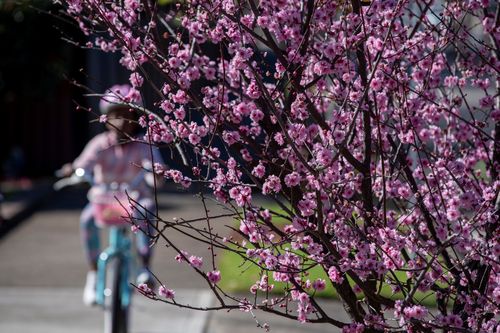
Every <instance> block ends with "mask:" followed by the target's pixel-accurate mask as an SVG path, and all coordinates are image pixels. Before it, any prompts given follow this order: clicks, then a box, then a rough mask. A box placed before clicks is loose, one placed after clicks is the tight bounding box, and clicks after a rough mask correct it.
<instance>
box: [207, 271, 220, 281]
mask: <svg viewBox="0 0 500 333" xmlns="http://www.w3.org/2000/svg"><path fill="white" fill-rule="evenodd" d="M207 277H208V280H209V281H210V282H211V283H213V284H217V283H218V282H219V281H220V279H221V276H220V271H211V272H208V273H207Z"/></svg>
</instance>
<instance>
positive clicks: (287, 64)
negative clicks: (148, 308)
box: [63, 0, 500, 332]
mask: <svg viewBox="0 0 500 333" xmlns="http://www.w3.org/2000/svg"><path fill="white" fill-rule="evenodd" d="M63 3H64V6H65V7H64V8H65V14H66V15H68V16H70V17H72V18H73V19H74V20H75V22H77V24H79V26H80V28H81V30H82V31H83V32H84V33H85V34H86V35H88V38H89V42H88V43H87V44H86V45H83V47H92V48H99V49H102V50H103V51H104V52H117V53H119V54H121V59H120V64H121V65H123V66H124V67H126V68H127V69H128V70H129V71H130V72H131V75H130V83H131V84H132V86H133V87H134V89H133V90H132V91H131V93H130V94H129V95H127V96H119V97H120V98H121V99H122V100H123V101H124V102H126V103H130V106H131V107H137V108H138V109H140V110H141V112H143V116H142V118H141V125H142V126H143V127H145V128H146V129H147V135H146V136H145V138H144V140H145V141H147V142H151V143H153V144H155V145H160V146H170V147H175V148H176V151H178V152H181V155H182V157H183V159H184V162H185V165H184V166H183V167H180V168H179V170H175V169H167V168H165V167H164V166H162V165H155V170H156V172H157V173H158V174H159V175H163V176H164V177H166V178H168V179H171V180H173V181H174V182H175V183H179V184H181V185H182V186H184V187H186V188H189V187H191V186H193V185H195V184H196V185H200V186H203V187H205V188H206V189H209V190H210V193H211V194H212V195H213V197H214V198H215V199H216V200H217V201H218V202H219V203H221V204H224V205H225V207H226V208H227V209H228V212H229V213H228V214H225V215H224V216H215V215H214V216H212V215H210V212H209V211H208V209H204V211H205V214H201V215H200V218H199V219H195V220H189V221H187V220H182V221H181V220H179V221H167V220H165V219H162V217H161V216H157V221H155V228H156V230H157V231H158V235H156V236H155V239H154V240H155V241H162V242H166V243H167V244H168V245H169V246H171V247H172V248H174V249H175V250H176V251H177V252H178V256H177V259H178V260H179V261H182V262H185V263H186V264H190V265H191V266H192V269H193V273H197V274H199V275H198V276H199V278H202V279H205V280H206V282H207V285H208V286H209V287H210V288H211V289H212V291H213V293H214V294H215V296H216V299H217V302H218V304H217V305H215V306H213V307H211V308H209V309H212V310H218V309H233V308H239V309H241V310H243V311H253V310H254V309H259V310H262V311H267V312H271V313H274V314H276V315H280V316H285V317H289V318H293V319H296V320H299V321H301V322H311V323H315V322H320V323H329V324H331V325H333V326H335V327H338V328H342V329H343V331H344V332H372V331H373V332H374V331H391V332H402V331H418V332H431V331H434V330H439V329H443V330H444V331H457V332H498V330H499V329H500V328H499V327H500V326H499V315H500V310H499V308H500V260H499V258H500V229H499V220H500V218H499V206H500V204H499V189H500V186H499V185H500V182H499V178H498V174H499V172H500V125H499V124H500V123H499V121H500V96H499V93H500V92H499V79H498V72H499V69H500V60H499V39H500V26H499V20H500V14H499V8H500V6H499V5H498V3H497V2H495V1H488V0H462V1H458V0H457V1H452V0H450V1H432V0H418V1H409V0H387V1H383V0H376V1H360V0H351V1H349V0H337V1H335V0H186V1H180V2H178V3H175V4H169V5H160V4H159V3H157V2H155V1H151V0H142V1H141V0H124V1H117V0H109V1H106V0H105V1H100V0H64V1H63ZM153 76H154V77H156V78H158V77H160V78H161V82H160V83H158V80H156V79H155V80H153V79H152V77H153ZM143 89H149V90H151V91H154V92H155V94H156V95H155V96H156V97H155V98H154V100H152V101H150V102H151V103H150V104H151V105H153V104H154V108H150V109H146V108H145V107H139V106H137V105H135V103H136V102H137V101H138V100H139V96H140V92H141V91H144V90H143ZM258 194H263V195H265V196H266V197H267V198H268V199H269V200H273V201H274V202H275V204H273V205H271V206H265V207H262V206H261V205H259V204H257V203H256V202H255V200H254V197H255V196H256V195H258ZM205 200H206V198H205V197H204V196H203V197H202V199H201V205H202V206H201V207H203V205H205ZM273 207H274V208H273ZM202 210H203V209H202ZM227 216H231V217H233V218H234V219H235V220H237V221H238V226H237V227H235V228H234V230H233V231H232V235H233V236H231V234H230V233H227V234H225V235H223V234H221V233H219V232H215V231H214V229H213V227H214V225H215V224H217V223H218V221H219V220H220V219H221V218H223V217H225V218H227ZM283 221H284V222H283ZM172 228H173V229H176V230H181V231H184V232H186V233H187V234H189V235H191V237H193V238H195V239H196V240H198V241H200V242H205V243H207V244H208V245H209V249H210V250H209V253H208V254H207V256H206V257H205V258H201V257H197V256H194V255H191V254H189V249H183V248H182V246H181V245H180V244H175V243H174V242H173V241H172V240H170V239H169V236H168V231H169V230H170V229H172ZM223 251H231V252H234V253H236V254H237V255H239V256H240V257H241V258H242V260H245V261H247V262H248V263H251V264H252V265H255V266H256V267H258V268H259V270H260V272H261V279H260V280H259V281H257V282H256V284H255V285H254V286H252V288H251V290H249V291H250V292H251V293H253V294H254V295H255V297H254V298H251V299H247V298H242V299H240V298H237V297H235V296H234V295H229V294H228V293H227V292H226V291H225V290H223V289H221V288H220V287H219V285H218V282H219V281H220V279H221V274H220V271H219V270H218V268H217V262H216V261H215V260H212V259H213V256H214V253H216V252H218V253H221V252H223ZM313 268H320V269H321V270H322V271H323V272H324V276H325V279H316V280H313V281H311V280H310V279H309V274H308V273H309V272H310V270H311V269H313ZM235 269H237V267H235ZM276 282H281V283H284V284H285V285H286V288H285V289H284V291H283V293H282V294H273V293H270V290H271V289H272V287H273V284H274V283H276ZM326 285H331V286H332V287H333V288H334V289H335V290H336V293H337V294H338V297H339V298H340V300H341V301H342V302H343V304H344V307H345V309H346V312H347V313H348V315H349V317H350V319H351V320H350V321H349V322H342V321H340V320H339V319H338V318H336V314H335V313H328V312H326V310H324V309H323V308H322V307H321V306H320V304H318V301H317V297H316V292H318V291H321V290H322V289H324V288H325V286H326ZM383 287H384V288H385V287H390V288H391V289H392V291H393V294H394V295H393V296H391V297H389V296H387V295H386V294H382V293H381V289H382V288H383ZM421 292H427V293H430V294H431V295H433V297H434V298H435V303H436V307H435V308H431V307H428V306H425V305H424V304H423V303H422V299H420V298H418V297H417V294H419V293H421ZM143 293H144V294H146V295H148V296H149V297H151V298H153V299H157V300H163V301H164V302H168V303H175V304H177V305H179V306H185V305H182V304H179V303H177V302H175V298H174V296H175V292H174V290H172V289H169V287H168V286H165V285H161V287H160V289H159V290H158V291H157V292H156V291H152V290H148V289H147V288H145V289H144V290H143ZM263 326H265V325H263ZM265 328H267V326H265Z"/></svg>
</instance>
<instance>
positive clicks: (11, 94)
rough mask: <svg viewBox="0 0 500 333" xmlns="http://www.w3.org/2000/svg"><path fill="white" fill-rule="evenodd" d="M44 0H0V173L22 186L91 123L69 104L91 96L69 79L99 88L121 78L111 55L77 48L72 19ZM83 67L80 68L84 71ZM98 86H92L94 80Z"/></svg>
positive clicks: (66, 151) (71, 147)
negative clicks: (85, 96)
mask: <svg viewBox="0 0 500 333" xmlns="http://www.w3.org/2000/svg"><path fill="white" fill-rule="evenodd" d="M58 10H59V8H58V6H56V5H54V4H52V2H51V1H48V0H30V1H23V2H22V3H18V2H14V1H10V0H7V1H0V43H1V44H0V45H3V47H2V52H1V53H0V117H1V118H0V119H1V120H0V142H1V143H0V166H1V169H0V180H1V181H2V182H3V183H4V185H5V183H6V182H7V183H10V185H11V186H15V185H16V183H19V184H17V185H20V186H23V184H24V186H25V185H26V183H28V182H29V181H28V180H30V179H39V178H43V177H47V176H51V175H52V174H53V172H54V170H55V169H57V168H58V167H60V166H61V165H62V164H63V163H66V162H69V161H72V160H73V159H74V158H75V157H76V156H77V155H78V153H79V152H80V151H81V150H82V148H83V147H84V145H85V143H86V142H87V141H88V139H89V138H90V137H92V136H93V135H94V134H95V133H96V132H97V131H99V130H100V126H99V125H91V124H90V120H91V119H92V118H93V117H92V116H91V115H90V114H89V113H88V112H86V111H77V110H76V105H77V103H78V104H82V105H85V106H92V104H94V103H95V101H94V100H86V99H85V98H83V97H82V93H83V91H82V90H81V89H78V88H76V87H75V86H73V85H71V83H70V81H72V80H76V81H77V82H79V83H82V84H85V85H89V86H91V87H93V88H95V89H96V91H99V92H100V91H102V90H104V88H105V87H107V86H109V85H111V84H114V83H117V82H125V80H126V79H127V76H128V75H127V74H126V73H125V72H124V71H123V70H122V69H121V67H120V66H117V65H116V64H117V61H116V59H114V58H115V57H114V56H113V55H108V54H104V53H103V52H95V51H91V50H84V49H81V48H78V47H76V46H75V45H73V44H71V43H69V42H68V41H66V40H64V38H63V37H70V38H72V39H73V40H75V41H77V42H82V41H83V42H85V41H86V40H85V39H84V36H83V35H82V34H81V33H80V32H79V31H78V30H77V29H76V28H75V27H74V25H72V24H69V23H66V22H63V21H62V20H61V19H60V18H57V12H58ZM84 68H85V70H84ZM98 86H99V87H98Z"/></svg>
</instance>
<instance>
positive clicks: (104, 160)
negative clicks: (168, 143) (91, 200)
mask: <svg viewBox="0 0 500 333" xmlns="http://www.w3.org/2000/svg"><path fill="white" fill-rule="evenodd" d="M151 162H153V163H161V164H163V159H162V157H161V155H160V153H159V151H158V148H156V147H150V146H149V145H148V144H146V143H143V142H138V141H133V142H124V143H122V142H119V140H118V137H117V135H116V133H115V132H112V131H107V132H103V133H101V134H98V135H96V136H95V137H94V138H92V139H91V140H90V141H89V143H87V145H86V146H85V148H84V149H83V151H82V153H81V154H80V156H78V157H77V158H76V160H75V161H74V162H73V168H75V169H76V168H83V169H85V171H86V172H87V173H93V178H94V183H95V185H94V186H95V187H96V186H99V185H102V184H106V185H109V184H111V183H113V182H116V183H118V184H123V183H126V184H129V185H130V184H131V183H132V182H133V183H134V184H135V185H136V186H134V188H133V189H134V190H137V191H139V193H140V194H141V196H142V197H143V198H144V197H149V196H151V195H152V189H151V188H150V187H149V186H148V185H147V184H146V182H145V180H144V175H145V173H144V172H143V171H142V169H141V166H143V167H147V166H151ZM148 169H150V168H148ZM141 172H142V174H141Z"/></svg>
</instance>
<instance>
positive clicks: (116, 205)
mask: <svg viewBox="0 0 500 333" xmlns="http://www.w3.org/2000/svg"><path fill="white" fill-rule="evenodd" d="M129 195H130V194H129ZM130 196H131V197H132V198H133V197H134V196H132V195H130ZM89 201H90V202H91V203H92V207H93V210H94V218H95V220H96V224H97V225H98V226H100V227H111V226H125V225H127V224H128V221H129V216H130V215H131V214H132V211H131V208H130V207H129V196H128V195H127V193H125V192H120V191H116V192H114V191H113V192H102V193H99V192H98V191H94V193H92V192H91V193H89Z"/></svg>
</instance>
